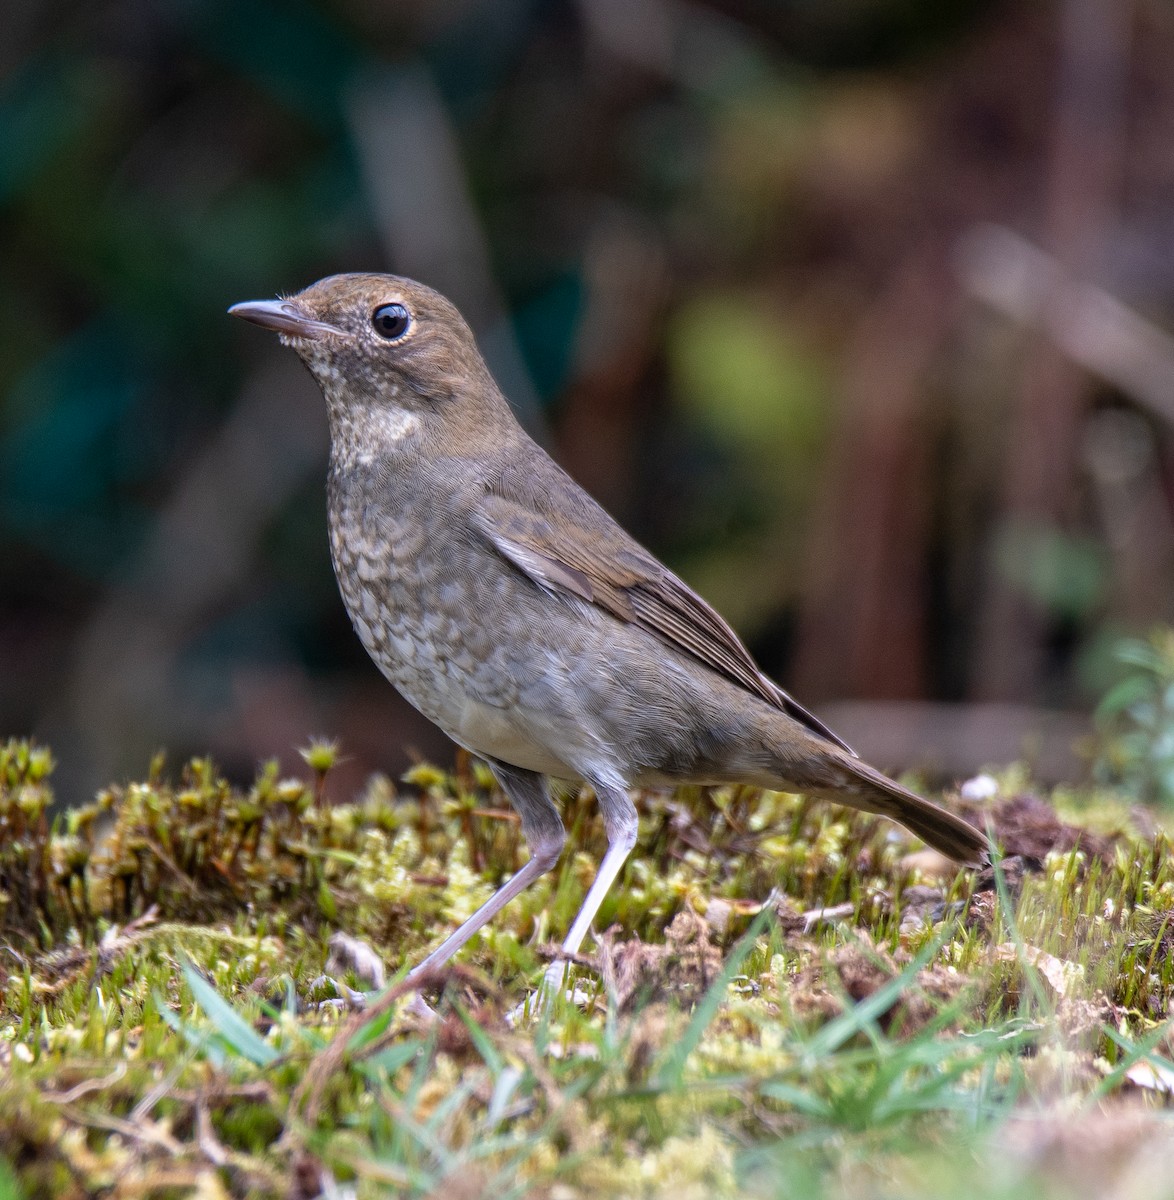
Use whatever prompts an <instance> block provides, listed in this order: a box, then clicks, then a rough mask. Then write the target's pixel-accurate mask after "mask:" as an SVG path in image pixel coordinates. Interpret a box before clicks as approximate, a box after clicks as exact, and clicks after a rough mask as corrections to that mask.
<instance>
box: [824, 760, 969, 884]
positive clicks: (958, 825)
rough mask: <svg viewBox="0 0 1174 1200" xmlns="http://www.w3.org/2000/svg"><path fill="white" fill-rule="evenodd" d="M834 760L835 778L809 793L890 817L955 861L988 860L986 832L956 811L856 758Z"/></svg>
mask: <svg viewBox="0 0 1174 1200" xmlns="http://www.w3.org/2000/svg"><path fill="white" fill-rule="evenodd" d="M835 762H836V766H837V767H838V768H839V770H838V771H836V775H837V776H839V778H837V779H836V780H835V782H834V784H832V785H831V786H829V787H827V788H826V789H825V788H823V787H814V788H808V789H807V790H808V791H809V792H810V793H811V794H813V795H820V796H823V797H826V798H827V799H828V800H833V801H835V802H836V803H837V804H847V805H849V806H851V807H852V808H859V809H863V810H864V811H865V812H874V813H880V814H881V815H882V816H885V817H891V818H892V819H893V820H894V821H897V822H899V823H900V824H901V825H904V826H905V828H906V829H908V830H909V831H910V832H911V833H915V834H916V835H917V836H918V837H919V838H921V840H922V841H923V842H925V843H926V845H928V846H932V847H933V848H934V849H935V850H940V851H941V852H942V853H943V854H945V855H948V856H949V857H950V858H952V859H955V860H956V861H957V862H964V863H985V862H987V861H988V858H989V851H990V846H989V843H988V841H987V838H986V835H985V834H984V833H982V831H981V830H979V829H976V828H975V827H974V826H973V825H971V824H969V823H968V822H967V821H964V820H963V819H962V818H961V817H959V816H958V815H957V814H955V813H952V812H950V811H949V810H947V809H945V808H942V806H941V805H940V804H934V803H933V802H932V801H930V800H926V799H924V798H923V797H921V796H919V795H917V793H916V792H911V791H910V790H909V789H908V788H905V787H902V786H901V785H900V784H899V783H897V782H896V781H895V780H892V779H890V778H889V777H888V776H887V775H882V774H881V773H880V772H879V771H877V770H875V769H874V768H873V767H870V766H869V765H868V764H867V763H865V762H862V761H861V760H860V759H858V758H853V757H851V756H850V755H847V754H842V753H837V755H836V756H835ZM841 772H842V774H841ZM845 776H846V777H847V778H845Z"/></svg>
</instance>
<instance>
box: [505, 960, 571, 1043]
mask: <svg viewBox="0 0 1174 1200" xmlns="http://www.w3.org/2000/svg"><path fill="white" fill-rule="evenodd" d="M571 967H572V964H571V963H569V962H566V961H564V960H563V959H561V958H560V959H556V960H555V961H554V962H552V963H551V964H550V966H548V967H547V968H546V970H545V971H544V972H543V973H542V982H541V983H540V984H539V985H538V986H537V987H536V988H535V989H534V991H532V992H531V993H530V994H529V995H528V996H527V997H526V999H525V1000H523V1001H522V1003H521V1004H517V1005H515V1006H514V1007H513V1008H511V1009H510V1011H509V1012H507V1013H506V1015H505V1019H506V1022H507V1024H509V1025H510V1026H511V1027H512V1028H514V1029H516V1028H518V1027H519V1026H520V1025H525V1024H526V1023H527V1022H529V1021H533V1020H536V1019H537V1018H538V1017H541V1016H543V1015H545V1014H546V1013H549V1012H550V1009H551V1006H552V1004H553V1003H554V1000H555V997H556V996H560V995H561V996H565V997H566V999H567V1000H569V1001H570V1002H571V1003H572V1004H577V1005H579V1006H580V1007H586V1006H587V1005H588V1004H590V1003H591V997H592V993H591V992H590V991H589V990H588V989H587V988H583V987H578V986H576V984H575V982H574V980H573V979H572V978H571V974H570V972H571Z"/></svg>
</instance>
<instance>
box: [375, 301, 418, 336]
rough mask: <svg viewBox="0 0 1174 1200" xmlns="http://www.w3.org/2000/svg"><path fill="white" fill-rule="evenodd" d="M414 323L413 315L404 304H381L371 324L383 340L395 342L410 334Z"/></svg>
mask: <svg viewBox="0 0 1174 1200" xmlns="http://www.w3.org/2000/svg"><path fill="white" fill-rule="evenodd" d="M411 323H412V315H411V313H409V312H408V310H407V309H406V308H404V306H403V305H402V304H381V305H380V306H379V307H378V308H377V309H376V310H375V311H374V312H373V313H372V314H371V324H372V325H373V326H374V327H375V332H376V333H377V334H379V336H380V337H381V338H387V340H388V341H389V342H394V341H395V339H396V338H401V337H403V336H404V334H405V333H407V332H408V326H409V325H411Z"/></svg>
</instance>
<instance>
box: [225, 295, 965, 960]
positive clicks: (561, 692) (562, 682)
mask: <svg viewBox="0 0 1174 1200" xmlns="http://www.w3.org/2000/svg"><path fill="white" fill-rule="evenodd" d="M228 311H229V313H230V314H231V315H232V316H235V317H239V318H242V319H244V320H246V321H250V322H252V323H254V324H256V325H260V326H262V327H264V328H266V329H269V330H273V331H275V332H276V333H277V334H278V336H279V338H280V340H281V342H282V343H283V344H284V345H286V346H289V347H291V348H292V349H293V350H294V351H295V352H296V353H297V354H298V356H299V357H300V358H301V360H302V361H303V363H304V364H305V365H306V366H307V367H308V368H309V370H310V373H311V374H312V375H313V377H314V379H315V380H316V381H317V383H318V386H319V387H320V388H321V391H322V393H323V396H324V398H325V401H326V408H327V415H328V420H329V426H330V459H329V469H328V475H327V513H328V525H329V537H330V550H331V557H332V560H333V564H334V571H335V575H336V578H337V581H338V587H339V590H340V592H341V594H342V599H343V602H344V604H345V606H346V609H347V611H348V613H349V615H350V619H351V622H352V624H353V626H354V629H355V632H356V633H357V634H358V637H359V639H360V641H361V642H362V644H363V646H364V647H365V648H366V650H367V652H368V654H369V655H370V656H371V658H372V659H373V660H374V662H375V664H376V665H377V666H378V668H379V670H380V671H381V672H382V673H383V674H384V675H385V676H386V677H387V679H388V680H390V682H391V683H392V684H393V685H394V686H395V687H396V688H397V689H398V690H399V691H400V692H401V693H402V694H403V696H404V697H405V698H406V699H407V700H408V701H409V702H410V703H411V704H412V705H414V706H415V707H416V708H417V709H418V710H419V711H420V712H421V713H423V714H424V716H425V717H427V718H428V719H429V720H430V721H432V722H434V723H435V724H436V725H438V726H439V727H440V728H441V729H442V730H443V731H444V732H445V733H446V734H447V735H448V736H449V737H450V738H451V739H452V740H453V741H454V742H456V743H457V744H458V745H460V746H463V747H464V748H465V749H466V750H468V751H469V752H470V753H471V754H473V755H475V756H478V757H479V758H481V759H483V760H484V761H485V762H486V763H487V764H488V766H489V769H490V770H491V771H492V773H493V775H494V777H495V779H496V781H497V783H498V784H499V786H500V787H501V790H502V791H503V793H504V794H505V796H506V797H507V799H508V800H509V802H510V804H511V805H512V807H513V808H514V810H515V811H516V813H517V815H518V817H519V819H520V825H521V831H522V834H523V836H524V839H525V842H526V845H527V848H528V851H529V858H528V860H527V861H526V862H525V863H524V864H523V865H522V866H521V868H520V869H519V870H518V871H517V872H516V873H515V874H514V875H513V876H512V877H511V878H510V879H508V880H507V881H506V882H505V883H504V884H503V885H502V886H501V887H500V888H499V889H498V890H497V891H496V892H495V893H494V895H493V896H491V897H490V899H489V900H488V901H486V902H485V903H484V904H483V905H482V906H481V907H480V908H479V909H477V911H476V912H474V913H473V914H472V916H470V917H469V918H468V919H467V920H465V921H464V923H463V924H461V925H460V927H459V928H457V929H456V930H455V931H454V932H452V933H451V934H449V935H448V936H447V937H446V938H445V939H444V940H443V941H442V942H441V943H440V945H439V946H437V947H436V948H435V949H434V950H432V952H431V953H429V954H428V955H427V956H426V957H425V958H424V959H423V960H422V961H421V962H420V963H419V964H418V965H417V966H416V967H415V968H414V969H413V971H411V972H410V973H409V975H408V979H409V980H411V979H418V978H420V977H421V976H423V975H425V974H426V973H431V972H434V971H435V970H436V969H437V968H439V967H441V966H443V965H444V964H445V963H447V962H448V960H449V959H450V958H452V956H453V955H454V954H456V953H457V952H458V951H459V950H460V949H461V947H462V946H464V945H465V943H466V942H467V941H468V940H469V939H470V938H471V937H473V936H474V935H475V934H476V933H477V932H478V931H479V930H481V929H482V928H484V926H485V925H486V924H487V923H488V922H490V921H491V920H493V918H494V917H495V916H496V915H497V914H498V913H499V912H500V911H501V910H502V909H503V908H504V907H505V906H506V905H507V904H508V903H509V902H510V901H511V900H512V899H514V897H516V896H517V895H519V894H520V893H521V892H522V891H523V890H524V889H525V888H527V887H528V886H529V885H530V884H532V883H533V882H534V881H535V880H536V879H538V878H539V877H540V876H542V875H543V874H544V873H545V872H547V871H549V870H551V868H553V867H554V866H555V864H556V863H557V862H558V860H559V858H560V856H561V854H562V851H563V848H564V845H565V843H566V831H565V828H564V826H563V822H562V819H561V817H560V814H559V811H558V808H557V806H556V804H555V802H554V800H553V799H552V796H551V791H550V787H549V781H550V780H551V779H560V780H570V781H585V782H586V783H587V784H589V785H590V787H591V789H592V791H593V792H594V795H595V798H596V801H597V803H598V805H599V808H600V811H601V815H602V818H603V825H604V829H605V832H606V835H607V848H606V851H605V853H604V855H603V857H602V859H601V861H600V863H599V867H598V869H597V872H596V875H595V878H594V881H593V882H592V884H591V886H590V888H589V889H588V892H587V895H586V898H585V899H584V901H583V904H582V907H581V908H580V910H579V912H578V915H577V916H576V917H575V919H574V920H573V922H572V923H571V926H570V929H569V930H568V931H567V934H566V936H565V938H564V940H563V942H562V947H561V954H562V956H563V958H562V959H561V960H560V961H559V962H556V963H555V964H553V965H552V967H550V968H548V971H547V974H546V977H545V978H546V980H550V981H553V980H556V979H557V978H558V977H559V973H560V972H561V970H562V969H563V967H564V966H565V962H566V961H567V960H569V959H571V958H572V957H573V956H574V955H575V954H577V953H578V951H579V949H580V947H581V945H582V943H583V941H584V939H585V938H586V937H587V935H588V933H589V932H590V930H591V926H592V923H593V921H594V920H595V917H596V915H597V913H598V912H599V909H600V906H601V905H602V903H603V901H604V898H605V897H606V895H607V894H608V892H609V891H610V889H611V887H612V886H613V884H614V883H615V881H616V879H617V877H618V876H619V874H620V871H621V869H622V868H623V865H624V862H625V861H626V860H627V858H628V856H629V854H630V853H631V851H632V849H633V847H634V846H635V844H636V837H637V813H636V808H635V805H634V803H633V800H632V790H633V789H637V788H643V787H664V786H673V785H676V784H682V783H691V784H706V785H720V784H750V785H757V786H761V787H764V788H770V789H774V790H778V791H787V792H799V793H805V794H807V795H809V796H813V797H818V798H823V799H829V800H833V801H838V802H839V803H841V804H846V805H848V806H850V807H853V808H857V809H862V810H864V811H866V812H874V813H879V814H882V815H884V816H886V817H889V818H891V819H892V820H894V821H897V822H899V823H900V824H902V825H904V826H905V827H906V828H907V829H909V830H911V831H912V832H913V833H914V834H916V835H917V836H918V837H920V838H921V839H922V840H923V841H925V842H926V843H928V844H929V845H930V846H932V847H934V848H935V849H937V850H940V851H941V852H943V853H944V854H946V855H947V856H949V857H951V858H953V859H955V860H958V861H959V862H963V863H981V862H983V861H985V856H986V851H987V846H988V843H987V839H986V837H985V835H984V834H983V833H981V832H980V831H979V830H978V829H977V828H975V827H974V826H972V825H971V824H969V823H968V822H966V821H964V820H963V819H962V818H961V817H960V816H958V815H956V814H954V813H952V812H950V811H949V810H947V809H946V808H944V807H942V806H940V805H938V804H934V803H932V802H931V801H929V800H926V799H924V798H923V797H921V796H919V795H917V794H916V793H914V792H912V791H910V790H909V789H908V788H905V787H903V786H902V785H901V784H899V783H897V782H895V781H894V780H892V779H889V778H888V777H886V776H885V775H883V774H882V773H881V772H880V771H878V770H876V769H875V768H873V767H871V766H869V765H868V764H867V763H866V762H864V761H863V760H862V759H861V758H859V757H858V756H857V755H856V754H855V753H854V752H853V751H852V749H851V748H850V747H849V746H848V744H847V743H846V742H845V741H844V740H843V739H842V738H840V737H839V736H838V735H836V734H835V733H833V732H832V731H831V730H830V729H829V728H828V727H827V726H826V725H825V724H824V723H823V722H822V721H820V720H819V719H818V718H817V717H816V716H815V715H813V714H812V713H810V712H809V711H808V710H807V709H805V708H804V707H802V705H800V704H799V703H798V702H797V701H796V700H794V699H793V698H792V697H791V696H790V695H789V694H788V693H787V692H785V691H784V690H783V689H782V688H781V687H780V686H779V685H778V684H776V683H775V682H774V681H773V680H771V679H770V678H769V677H768V676H767V675H766V674H764V672H763V671H762V670H761V669H760V668H759V666H758V664H757V663H756V662H755V660H754V659H753V657H752V656H751V654H750V652H749V651H748V650H747V649H746V647H745V646H744V644H743V643H742V642H741V641H740V640H739V638H738V636H737V635H736V634H735V632H734V631H733V630H732V629H731V627H730V626H729V625H728V624H727V623H726V621H725V620H723V619H722V617H721V616H719V615H718V613H717V612H716V611H715V610H714V609H713V608H712V607H711V606H710V605H709V604H708V603H707V602H706V601H705V600H703V599H702V598H701V597H700V596H699V595H697V593H696V592H694V591H693V590H692V589H691V588H690V587H688V585H686V584H685V583H684V582H683V581H682V580H680V579H679V578H678V577H677V576H676V575H675V574H674V573H673V572H672V571H671V570H670V569H669V568H668V567H667V566H665V565H664V564H663V563H661V562H660V561H659V560H658V559H657V558H656V557H655V556H654V555H653V554H652V553H651V552H650V551H648V550H646V549H645V548H644V547H643V546H642V545H641V544H640V543H639V542H637V541H636V540H635V539H634V538H633V537H631V536H630V535H629V534H628V533H627V532H625V530H624V529H623V528H622V527H621V526H620V525H619V524H618V522H617V521H615V520H614V519H613V518H612V517H611V516H610V515H609V514H608V513H607V512H606V511H605V510H604V508H603V507H602V506H601V505H599V504H598V503H597V502H596V501H595V500H594V499H592V498H591V496H589V495H588V494H587V492H586V491H584V490H583V489H582V488H581V487H580V486H579V485H578V484H577V483H576V482H575V481H574V480H573V479H572V478H571V477H570V476H569V475H568V474H567V473H566V472H565V471H564V470H563V469H562V468H561V467H559V466H558V464H557V463H555V461H554V460H553V459H552V458H551V457H550V456H549V455H548V454H547V453H546V451H545V450H543V449H542V448H541V447H540V446H539V445H538V444H537V443H536V442H535V441H534V440H533V439H531V438H530V436H529V435H528V434H527V433H526V432H525V431H524V430H523V428H522V426H521V425H520V423H519V422H518V420H517V419H516V418H515V416H514V414H513V412H512V410H511V408H510V405H509V403H508V402H507V400H506V398H505V396H504V395H503V394H502V392H501V390H500V388H499V387H498V385H497V383H496V382H495V380H494V379H493V376H492V375H491V373H490V371H489V368H488V367H487V365H486V363H485V360H484V358H483V357H482V355H481V353H480V351H479V350H478V347H477V344H476V341H475V339H474V336H473V333H472V331H471V330H470V328H469V326H468V324H467V323H466V322H465V320H464V319H463V317H462V316H461V314H460V313H459V312H458V310H457V308H456V307H455V306H454V305H453V304H452V303H451V302H450V301H449V300H447V299H446V298H445V297H444V296H442V295H440V293H438V292H436V291H434V290H433V289H431V288H429V287H427V286H426V285H424V284H421V283H417V282H415V281H413V280H411V279H407V278H404V277H401V276H396V275H388V274H381V273H356V274H340V275H332V276H329V277H327V278H324V279H321V280H319V281H318V282H316V283H313V284H311V285H310V286H309V287H306V288H305V289H304V290H302V291H300V292H297V293H296V294H293V295H289V296H285V297H280V298H278V299H275V300H259V301H245V302H243V303H240V304H234V305H233V306H232V307H231V308H230V309H229V310H228Z"/></svg>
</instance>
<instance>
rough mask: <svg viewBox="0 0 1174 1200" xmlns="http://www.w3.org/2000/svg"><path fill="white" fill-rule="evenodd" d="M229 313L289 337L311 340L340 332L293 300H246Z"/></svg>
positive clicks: (235, 305)
mask: <svg viewBox="0 0 1174 1200" xmlns="http://www.w3.org/2000/svg"><path fill="white" fill-rule="evenodd" d="M228 315H229V316H231V317H242V318H243V319H244V320H246V321H252V322H253V324H254V325H261V326H263V327H264V328H265V329H274V330H276V331H277V332H278V333H284V334H285V335H286V336H287V337H297V338H306V339H308V340H309V341H315V340H317V339H319V338H322V337H325V336H326V335H327V334H332V333H333V334H337V333H338V332H339V330H337V329H335V327H334V326H333V325H327V324H326V322H325V321H315V320H314V319H313V317H310V316H308V315H307V314H306V313H305V312H304V311H303V310H302V309H300V308H299V307H298V306H297V305H296V304H295V303H294V302H293V301H292V300H245V301H242V303H240V304H234V305H233V306H232V307H231V308H230V309H229V310H228Z"/></svg>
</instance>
